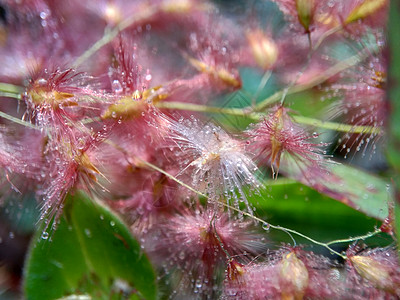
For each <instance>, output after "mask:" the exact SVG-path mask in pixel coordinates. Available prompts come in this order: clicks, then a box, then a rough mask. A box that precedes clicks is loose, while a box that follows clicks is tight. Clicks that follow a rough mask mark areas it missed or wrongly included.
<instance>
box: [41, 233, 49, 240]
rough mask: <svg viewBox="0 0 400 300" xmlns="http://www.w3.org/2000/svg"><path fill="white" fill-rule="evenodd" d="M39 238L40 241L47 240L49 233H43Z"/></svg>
mask: <svg viewBox="0 0 400 300" xmlns="http://www.w3.org/2000/svg"><path fill="white" fill-rule="evenodd" d="M41 238H42V240H47V239H48V238H49V233H48V232H46V231H43V233H42V235H41Z"/></svg>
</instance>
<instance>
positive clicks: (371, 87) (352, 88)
mask: <svg viewBox="0 0 400 300" xmlns="http://www.w3.org/2000/svg"><path fill="white" fill-rule="evenodd" d="M385 87H386V64H385V62H384V60H383V58H382V57H372V58H370V59H369V60H368V61H367V62H366V63H364V64H360V65H358V66H357V67H354V68H352V69H349V70H347V71H346V72H344V73H343V74H341V78H340V79H338V80H337V82H336V83H334V84H332V85H331V86H330V87H329V89H330V90H331V91H333V96H335V97H340V98H339V101H338V102H336V103H334V104H333V105H332V107H331V111H330V113H329V114H330V117H331V118H341V119H342V120H343V122H344V123H346V124H350V125H355V126H367V127H371V128H375V129H380V130H381V131H382V132H383V128H384V126H385V125H386V119H387V116H388V107H387V103H386V91H385ZM382 135H383V133H380V134H376V133H367V132H365V133H358V134H356V133H354V134H353V133H351V132H350V133H347V134H346V135H344V137H343V138H342V140H343V141H342V143H341V147H342V148H341V149H340V150H341V151H344V152H345V154H346V153H348V152H350V151H351V149H353V148H354V147H355V150H356V151H360V150H361V149H362V148H364V149H366V148H367V146H369V145H370V144H373V143H374V141H376V140H377V139H379V138H380V137H382ZM373 147H375V145H373Z"/></svg>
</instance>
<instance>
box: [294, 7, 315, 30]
mask: <svg viewBox="0 0 400 300" xmlns="http://www.w3.org/2000/svg"><path fill="white" fill-rule="evenodd" d="M314 7H315V4H314V0H296V10H297V15H298V18H299V22H300V24H301V25H302V26H303V27H304V29H305V30H306V32H310V25H311V23H312V22H313V17H314Z"/></svg>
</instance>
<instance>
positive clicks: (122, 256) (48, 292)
mask: <svg viewBox="0 0 400 300" xmlns="http://www.w3.org/2000/svg"><path fill="white" fill-rule="evenodd" d="M24 276H25V282H24V288H25V293H26V298H27V299H31V300H35V299H41V300H46V299H57V298H62V297H67V296H69V295H75V296H77V295H82V296H84V295H90V296H91V297H92V299H156V298H157V286H156V277H155V272H154V270H153V268H152V266H151V264H150V262H149V260H148V258H147V256H146V255H145V253H143V250H142V249H141V248H140V244H139V243H138V242H137V241H136V240H135V239H134V238H133V237H132V236H131V234H130V232H129V230H128V228H127V227H126V226H125V225H124V224H123V223H122V222H121V220H120V219H119V218H117V217H116V216H115V215H114V214H113V213H112V212H110V211H109V210H108V209H107V208H106V207H104V206H102V205H101V204H99V203H96V202H95V201H93V200H91V199H89V198H88V197H87V196H86V195H85V194H84V193H82V192H76V193H75V194H74V195H73V196H67V199H66V201H65V206H64V212H63V215H62V217H61V220H60V223H59V225H58V227H57V229H56V230H55V231H54V232H53V233H52V235H51V236H50V237H48V236H46V235H43V234H42V232H41V231H40V230H39V231H38V232H37V234H36V235H35V236H34V238H33V240H32V243H31V247H30V251H29V255H28V258H27V261H26V265H25V274H24Z"/></svg>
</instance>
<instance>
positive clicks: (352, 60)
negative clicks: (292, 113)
mask: <svg viewBox="0 0 400 300" xmlns="http://www.w3.org/2000/svg"><path fill="white" fill-rule="evenodd" d="M367 55H368V54H367V53H360V54H357V55H354V56H351V57H349V58H347V59H345V60H343V61H341V62H339V63H337V64H336V65H334V66H332V67H331V68H329V69H327V70H326V71H325V72H323V73H322V74H321V75H319V76H315V77H314V78H313V79H312V80H310V81H309V82H308V83H306V84H299V85H294V86H293V87H290V88H289V89H288V90H287V92H286V91H285V90H284V91H279V92H276V93H275V94H273V95H272V96H270V97H268V98H266V99H265V100H263V101H261V102H260V103H258V104H257V105H256V106H255V107H254V111H255V112H259V111H263V110H265V109H266V108H267V107H268V106H270V105H271V104H273V103H276V102H278V101H281V99H282V97H283V96H284V95H291V94H295V93H299V92H302V91H305V90H308V89H311V88H313V87H316V86H317V85H319V84H321V83H324V82H325V81H326V80H328V79H329V78H331V77H332V76H334V75H337V74H339V73H340V72H342V71H344V70H346V69H348V68H350V67H352V66H354V65H356V64H358V63H359V62H361V61H362V60H363V59H364V58H365V57H367ZM285 92H286V94H285Z"/></svg>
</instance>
